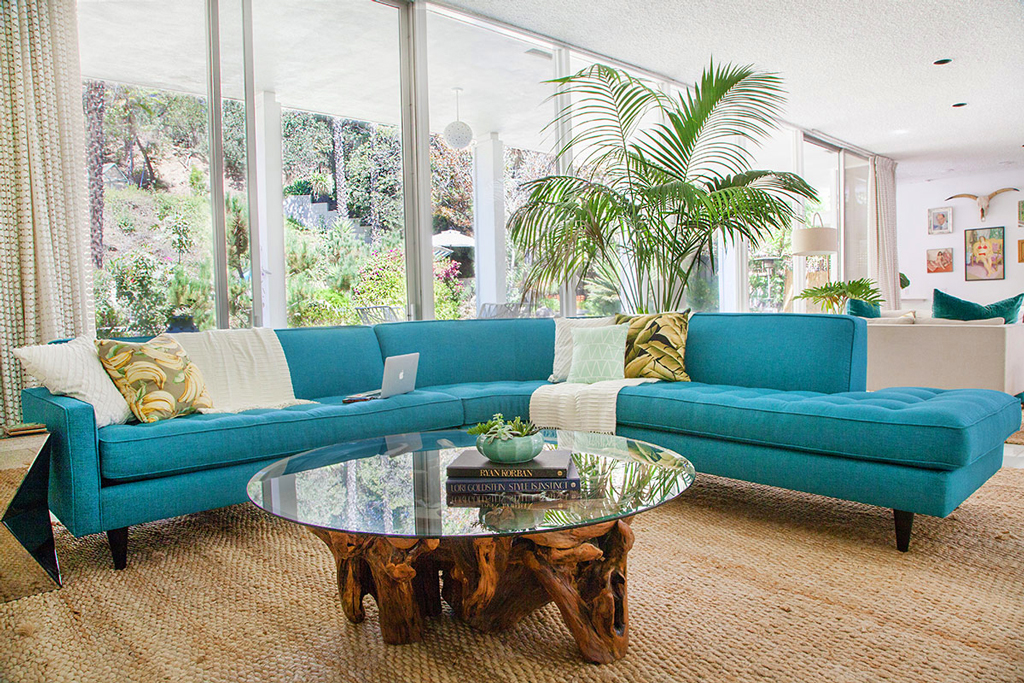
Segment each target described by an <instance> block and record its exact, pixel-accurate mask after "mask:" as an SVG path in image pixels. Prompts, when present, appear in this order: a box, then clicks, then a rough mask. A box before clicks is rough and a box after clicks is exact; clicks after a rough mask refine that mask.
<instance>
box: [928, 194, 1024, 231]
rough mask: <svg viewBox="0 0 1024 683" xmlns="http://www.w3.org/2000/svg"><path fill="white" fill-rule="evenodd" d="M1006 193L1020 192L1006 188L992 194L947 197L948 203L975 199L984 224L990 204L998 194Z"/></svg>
mask: <svg viewBox="0 0 1024 683" xmlns="http://www.w3.org/2000/svg"><path fill="white" fill-rule="evenodd" d="M1004 192H1020V190H1018V189H1017V188H1016V187H1004V188H1003V189H1001V190H996V191H995V192H993V193H992V194H983V195H976V194H955V195H953V196H952V197H947V198H946V201H947V202H948V201H949V200H950V199H957V198H960V197H962V198H964V199H973V200H974V201H976V202H978V210H979V211H981V222H982V223H984V222H985V215H986V214H987V213H988V205H989V202H991V201H992V198H993V197H995V196H996V195H997V194H1002V193H1004Z"/></svg>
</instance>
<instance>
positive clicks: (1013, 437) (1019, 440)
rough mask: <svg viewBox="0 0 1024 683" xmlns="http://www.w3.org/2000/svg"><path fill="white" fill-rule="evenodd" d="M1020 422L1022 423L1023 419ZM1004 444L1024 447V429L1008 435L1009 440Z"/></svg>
mask: <svg viewBox="0 0 1024 683" xmlns="http://www.w3.org/2000/svg"><path fill="white" fill-rule="evenodd" d="M1021 420H1022V422H1024V417H1022V418H1021ZM1006 443H1012V444H1016V445H1018V446H1024V429H1021V430H1020V431H1019V432H1014V433H1013V434H1010V438H1008V439H1007V440H1006Z"/></svg>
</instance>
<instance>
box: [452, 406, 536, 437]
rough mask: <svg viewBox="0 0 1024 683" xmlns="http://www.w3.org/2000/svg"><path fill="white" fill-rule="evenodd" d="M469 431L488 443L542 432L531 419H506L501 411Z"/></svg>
mask: <svg viewBox="0 0 1024 683" xmlns="http://www.w3.org/2000/svg"><path fill="white" fill-rule="evenodd" d="M468 432H469V433H470V434H474V435H477V436H482V437H483V438H484V440H485V441H486V442H487V443H493V442H494V441H508V440H509V439H514V438H516V437H518V436H533V435H534V434H536V433H538V432H540V427H538V426H537V425H535V424H533V423H532V422H530V421H529V420H526V421H524V420H523V418H521V417H518V416H516V419H514V420H506V419H505V416H504V415H502V414H501V413H495V414H494V416H493V417H491V419H490V420H488V421H487V422H480V423H479V424H477V425H476V426H475V427H470V428H469V430H468Z"/></svg>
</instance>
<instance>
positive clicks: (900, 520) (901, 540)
mask: <svg viewBox="0 0 1024 683" xmlns="http://www.w3.org/2000/svg"><path fill="white" fill-rule="evenodd" d="M892 517H893V519H894V520H896V549H897V550H899V551H900V552H901V553H905V552H907V551H908V550H910V531H911V529H913V528H914V513H913V512H905V511H903V510H893V511H892Z"/></svg>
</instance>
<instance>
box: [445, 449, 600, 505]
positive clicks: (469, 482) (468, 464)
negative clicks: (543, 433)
mask: <svg viewBox="0 0 1024 683" xmlns="http://www.w3.org/2000/svg"><path fill="white" fill-rule="evenodd" d="M445 490H446V493H447V495H448V503H449V504H450V505H452V504H457V503H458V501H459V500H460V499H462V498H464V497H465V498H466V499H470V498H472V497H479V496H481V495H485V494H539V493H543V494H548V495H552V494H553V495H557V496H562V497H572V496H577V495H579V490H580V475H579V473H578V472H577V471H576V464H575V463H574V462H573V461H572V451H568V450H563V449H559V450H549V451H541V452H540V455H538V456H537V457H536V458H534V459H533V460H531V461H529V462H524V463H519V464H516V465H503V464H500V463H495V462H491V461H490V460H488V459H487V458H485V457H484V456H483V455H482V454H481V453H480V451H478V450H477V449H475V448H470V449H468V450H465V451H463V452H462V453H461V454H459V456H458V457H456V458H455V459H454V460H452V462H451V464H450V465H448V482H447V484H446V485H445Z"/></svg>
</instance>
